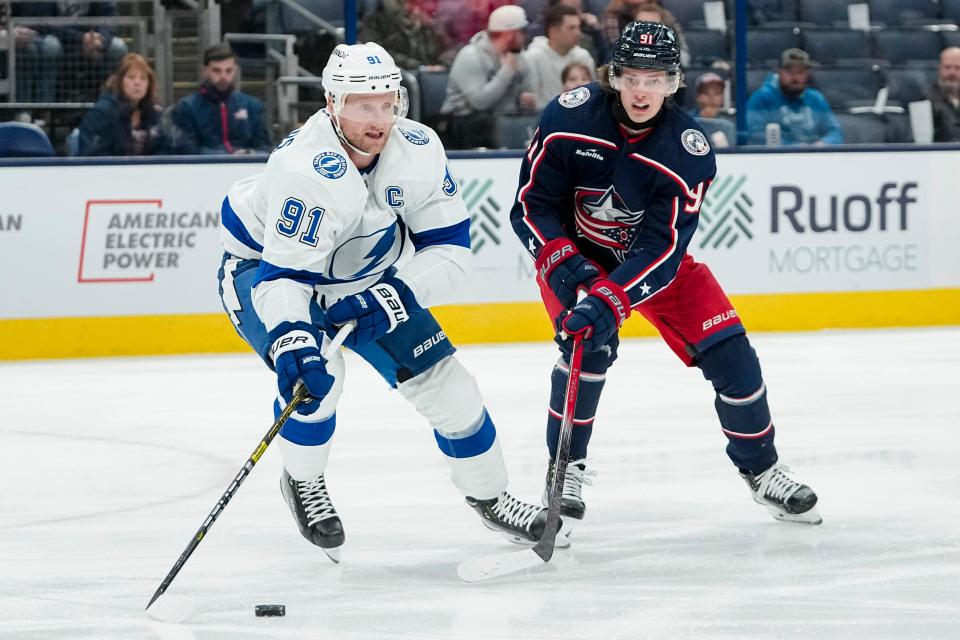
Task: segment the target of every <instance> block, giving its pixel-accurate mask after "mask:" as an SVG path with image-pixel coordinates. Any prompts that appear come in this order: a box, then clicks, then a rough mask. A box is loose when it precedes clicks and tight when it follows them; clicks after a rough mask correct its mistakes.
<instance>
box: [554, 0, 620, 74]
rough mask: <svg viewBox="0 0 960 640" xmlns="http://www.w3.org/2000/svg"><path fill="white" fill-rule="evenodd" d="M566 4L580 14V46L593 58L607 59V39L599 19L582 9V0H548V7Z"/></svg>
mask: <svg viewBox="0 0 960 640" xmlns="http://www.w3.org/2000/svg"><path fill="white" fill-rule="evenodd" d="M558 4H560V5H566V6H568V7H573V8H574V9H576V10H577V14H578V15H579V16H580V32H581V33H582V35H581V36H580V46H581V47H583V48H584V49H586V50H587V53H589V54H590V57H591V58H593V59H594V60H606V59H607V41H606V40H604V39H603V29H602V28H601V27H600V19H599V18H597V16H595V15H593V14H592V13H587V12H586V11H584V10H583V0H549V5H548V6H549V7H552V6H555V5H558Z"/></svg>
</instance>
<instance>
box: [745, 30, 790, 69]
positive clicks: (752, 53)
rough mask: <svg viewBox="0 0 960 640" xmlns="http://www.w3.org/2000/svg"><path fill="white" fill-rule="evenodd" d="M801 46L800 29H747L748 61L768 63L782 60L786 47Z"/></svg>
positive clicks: (751, 62) (750, 62)
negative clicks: (781, 55)
mask: <svg viewBox="0 0 960 640" xmlns="http://www.w3.org/2000/svg"><path fill="white" fill-rule="evenodd" d="M799 46H800V30H799V29H797V28H793V29H750V30H749V31H747V62H748V63H749V64H766V63H770V62H772V63H773V64H777V63H778V62H779V61H780V54H781V53H783V50H784V49H789V48H791V47H799Z"/></svg>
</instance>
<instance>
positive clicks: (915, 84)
mask: <svg viewBox="0 0 960 640" xmlns="http://www.w3.org/2000/svg"><path fill="white" fill-rule="evenodd" d="M884 72H885V74H886V77H887V91H888V95H887V99H888V100H890V101H892V102H896V103H898V104H900V105H901V106H906V105H907V104H909V103H911V102H915V101H917V100H924V99H925V97H926V93H927V90H929V89H930V86H931V85H932V84H933V81H934V79H936V77H937V68H936V66H929V67H927V68H922V67H891V68H889V69H886V70H885V71H884Z"/></svg>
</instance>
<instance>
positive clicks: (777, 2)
mask: <svg viewBox="0 0 960 640" xmlns="http://www.w3.org/2000/svg"><path fill="white" fill-rule="evenodd" d="M797 4H798V0H747V15H748V16H749V17H750V24H754V25H759V26H763V25H766V24H771V23H773V24H783V25H786V24H789V23H795V22H796V21H797Z"/></svg>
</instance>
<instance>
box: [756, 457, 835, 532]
mask: <svg viewBox="0 0 960 640" xmlns="http://www.w3.org/2000/svg"><path fill="white" fill-rule="evenodd" d="M788 471H790V469H789V468H787V467H786V466H785V465H782V464H780V463H779V462H778V463H777V464H775V465H773V466H772V467H770V468H769V469H767V470H766V471H764V472H763V473H761V474H760V475H758V476H754V475H751V474H749V473H741V474H740V477H741V478H743V480H744V481H745V482H746V483H747V486H749V487H750V492H751V493H752V494H753V500H754V501H755V502H756V503H757V504H762V505H763V506H765V507H766V508H767V511H769V512H770V515H772V516H773V517H774V518H776V519H777V520H784V521H786V522H802V523H804V524H820V523H821V522H823V519H822V518H821V517H820V512H819V511H817V494H815V493H814V492H813V489H811V488H810V487H808V486H807V485H805V484H800V483H799V482H797V481H795V480H793V479H792V478H790V476H788V475H787V472H788Z"/></svg>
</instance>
